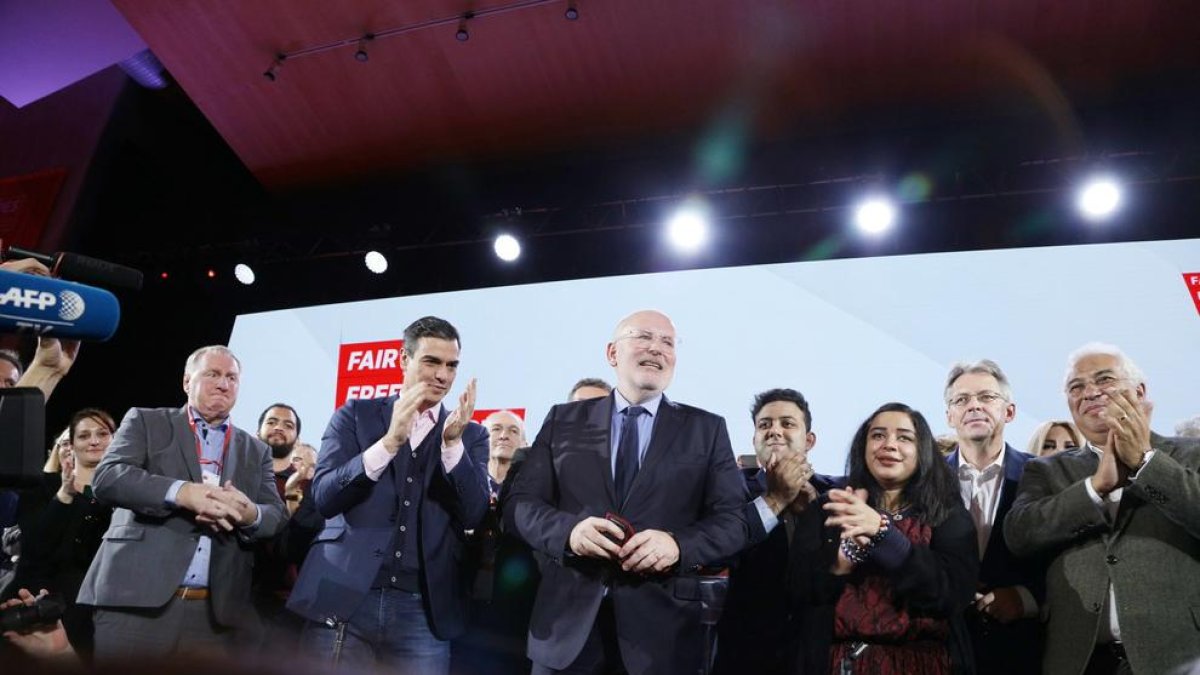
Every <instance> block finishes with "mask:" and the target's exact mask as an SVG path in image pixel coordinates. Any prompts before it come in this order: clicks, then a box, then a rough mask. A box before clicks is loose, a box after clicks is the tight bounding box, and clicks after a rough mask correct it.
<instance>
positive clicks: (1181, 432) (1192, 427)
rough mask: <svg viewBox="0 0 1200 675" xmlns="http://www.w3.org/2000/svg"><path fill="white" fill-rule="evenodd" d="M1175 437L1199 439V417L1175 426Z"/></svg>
mask: <svg viewBox="0 0 1200 675" xmlns="http://www.w3.org/2000/svg"><path fill="white" fill-rule="evenodd" d="M1175 435H1176V436H1179V437H1180V438H1200V415H1197V416H1195V417H1192V418H1190V419H1186V420H1184V421H1182V422H1180V423H1179V424H1176V425H1175Z"/></svg>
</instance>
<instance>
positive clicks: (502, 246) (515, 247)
mask: <svg viewBox="0 0 1200 675" xmlns="http://www.w3.org/2000/svg"><path fill="white" fill-rule="evenodd" d="M492 248H493V249H494V250H495V251H496V257H497V258H500V259H501V260H503V261H504V262H512V261H514V260H516V259H517V258H520V257H521V242H520V241H518V240H517V238H516V237H514V236H512V235H511V234H508V233H505V234H502V235H500V236H498V237H496V242H495V243H494V244H493V245H492Z"/></svg>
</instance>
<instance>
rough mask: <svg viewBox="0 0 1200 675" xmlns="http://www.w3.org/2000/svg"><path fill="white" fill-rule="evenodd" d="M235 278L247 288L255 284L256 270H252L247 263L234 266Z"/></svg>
mask: <svg viewBox="0 0 1200 675" xmlns="http://www.w3.org/2000/svg"><path fill="white" fill-rule="evenodd" d="M233 276H234V277H235V278H236V279H237V280H238V281H240V282H242V283H243V284H245V285H247V286H249V285H250V284H252V283H254V270H252V269H250V266H249V265H247V264H246V263H238V264H237V265H236V266H234V268H233Z"/></svg>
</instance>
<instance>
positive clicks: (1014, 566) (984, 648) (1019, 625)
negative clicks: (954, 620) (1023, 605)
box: [946, 444, 1046, 675]
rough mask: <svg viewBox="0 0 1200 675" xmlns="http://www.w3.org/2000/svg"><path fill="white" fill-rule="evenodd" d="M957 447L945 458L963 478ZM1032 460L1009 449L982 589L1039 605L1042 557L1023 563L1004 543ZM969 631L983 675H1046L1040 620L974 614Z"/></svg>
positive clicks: (982, 572) (1006, 448)
mask: <svg viewBox="0 0 1200 675" xmlns="http://www.w3.org/2000/svg"><path fill="white" fill-rule="evenodd" d="M959 453H960V451H959V449H958V448H955V449H954V452H952V453H950V455H949V456H947V457H946V461H947V462H948V463H949V464H950V467H951V468H952V469H954V476H955V480H957V479H958V465H959V461H960V454H959ZM1032 459H1034V457H1033V455H1030V454H1028V453H1024V452H1021V451H1019V450H1017V449H1015V448H1013V447H1012V446H1011V445H1008V444H1005V446H1004V482H1003V483H1002V484H1001V486H1000V495H999V501H1000V503H999V504H997V505H996V521H995V523H994V524H993V525H992V533H991V535H990V536H989V537H988V543H987V548H986V549H985V550H984V553H983V559H982V560H980V561H979V590H980V592H984V593H986V592H987V591H989V590H991V589H993V588H1001V587H1005V586H1024V587H1025V588H1027V589H1029V592H1030V593H1032V594H1033V597H1034V599H1036V600H1037V601H1038V602H1039V603H1040V602H1042V599H1043V598H1044V596H1045V587H1046V583H1045V579H1046V568H1045V563H1044V561H1042V560H1039V559H1037V558H1018V557H1017V556H1016V555H1014V554H1013V552H1012V551H1011V550H1009V548H1008V542H1006V541H1005V540H1004V520H1005V518H1006V517H1007V516H1008V511H1009V509H1011V508H1012V505H1013V501H1014V500H1015V499H1016V498H1017V486H1018V485H1019V484H1020V482H1021V476H1022V474H1024V473H1025V463H1026V462H1028V461H1030V460H1032ZM966 619H967V622H966V626H967V630H968V631H969V632H970V634H971V643H972V646H973V648H974V650H975V663H976V668H977V670H978V672H979V673H980V674H981V675H987V674H989V673H1017V672H1019V673H1031V674H1033V675H1036V674H1037V673H1040V672H1041V646H1042V634H1041V633H1042V631H1041V626H1040V624H1039V623H1038V620H1037V619H1036V618H1030V619H1020V620H1018V621H1014V622H1012V623H1010V624H1007V625H1004V624H1000V623H998V622H996V621H992V620H990V619H984V618H983V617H980V616H979V614H978V613H977V612H976V611H975V610H973V609H971V610H968V611H967V615H966Z"/></svg>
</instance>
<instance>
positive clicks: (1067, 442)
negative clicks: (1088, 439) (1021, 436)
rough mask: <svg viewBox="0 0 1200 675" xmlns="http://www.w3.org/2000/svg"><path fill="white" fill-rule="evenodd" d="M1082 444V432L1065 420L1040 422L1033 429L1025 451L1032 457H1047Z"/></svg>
mask: <svg viewBox="0 0 1200 675" xmlns="http://www.w3.org/2000/svg"><path fill="white" fill-rule="evenodd" d="M1083 444H1084V440H1083V434H1081V433H1079V429H1076V428H1075V425H1074V424H1071V423H1070V422H1068V421H1066V420H1050V421H1049V422H1042V423H1041V424H1039V425H1038V426H1037V428H1036V429H1034V430H1033V436H1031V437H1030V438H1029V447H1028V448H1027V451H1028V452H1029V454H1031V455H1033V456H1034V457H1048V456H1050V455H1055V454H1058V453H1060V452H1066V451H1067V450H1074V449H1075V448H1078V447H1079V446H1081V445H1083Z"/></svg>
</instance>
